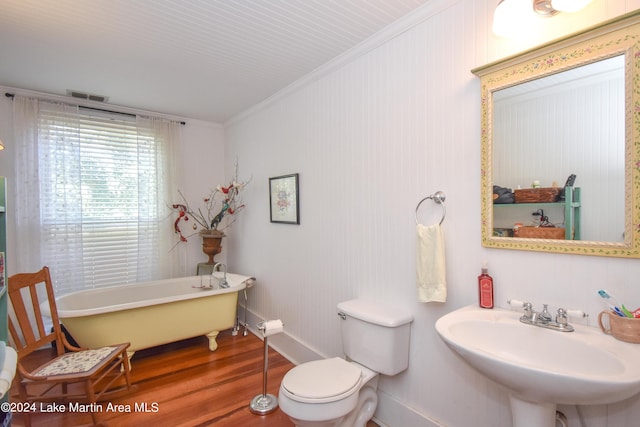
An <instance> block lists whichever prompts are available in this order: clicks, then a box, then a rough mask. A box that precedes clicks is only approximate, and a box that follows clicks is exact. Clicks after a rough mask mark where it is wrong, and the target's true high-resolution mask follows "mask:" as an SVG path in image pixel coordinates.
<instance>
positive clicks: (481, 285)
mask: <svg viewBox="0 0 640 427" xmlns="http://www.w3.org/2000/svg"><path fill="white" fill-rule="evenodd" d="M478 302H479V304H480V307H481V308H493V278H492V277H491V276H489V269H488V268H487V263H486V262H484V263H483V264H482V273H481V274H480V275H479V276H478Z"/></svg>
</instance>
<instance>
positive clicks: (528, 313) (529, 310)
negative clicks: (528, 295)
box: [522, 301, 533, 319]
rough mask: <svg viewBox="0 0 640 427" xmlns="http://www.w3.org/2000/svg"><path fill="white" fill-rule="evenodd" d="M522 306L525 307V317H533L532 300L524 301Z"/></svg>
mask: <svg viewBox="0 0 640 427" xmlns="http://www.w3.org/2000/svg"><path fill="white" fill-rule="evenodd" d="M522 308H523V309H524V316H522V317H524V318H525V319H531V318H532V317H533V308H532V306H531V303H530V302H526V301H525V302H523V303H522Z"/></svg>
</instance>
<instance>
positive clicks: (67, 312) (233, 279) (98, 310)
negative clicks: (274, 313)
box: [40, 273, 255, 320]
mask: <svg viewBox="0 0 640 427" xmlns="http://www.w3.org/2000/svg"><path fill="white" fill-rule="evenodd" d="M216 277H217V276H216ZM188 280H193V281H194V283H199V281H200V276H186V277H176V278H171V279H160V280H149V281H146V282H140V283H131V284H125V285H115V286H102V287H99V288H92V289H85V290H81V291H76V292H71V293H68V294H64V295H61V296H59V297H56V305H57V309H58V318H59V319H60V320H62V319H67V318H71V317H86V316H92V315H98V314H103V313H110V312H114V311H125V310H132V309H136V308H141V307H149V306H153V305H160V304H170V303H172V302H177V301H185V300H190V299H195V298H207V297H213V296H216V295H221V294H226V293H231V292H240V291H242V290H243V289H246V288H249V287H251V286H252V285H253V281H255V277H253V276H243V275H240V274H235V273H227V281H228V282H229V285H230V286H229V287H228V288H217V289H216V288H206V289H199V288H191V289H193V291H192V292H188V293H184V294H180V295H171V296H168V297H161V298H152V299H145V300H140V301H131V302H125V303H120V304H112V305H107V306H102V307H91V308H71V309H65V308H61V307H60V306H61V304H64V300H65V299H68V298H71V297H73V296H75V295H78V294H92V293H96V294H98V293H103V292H104V291H105V290H109V291H110V290H114V291H117V290H118V289H122V288H128V287H131V286H159V285H162V284H170V283H173V282H175V283H181V282H183V281H188ZM40 309H41V310H42V311H43V313H44V314H45V315H47V316H49V317H51V313H50V311H49V304H48V302H47V301H44V302H43V303H42V304H41V305H40Z"/></svg>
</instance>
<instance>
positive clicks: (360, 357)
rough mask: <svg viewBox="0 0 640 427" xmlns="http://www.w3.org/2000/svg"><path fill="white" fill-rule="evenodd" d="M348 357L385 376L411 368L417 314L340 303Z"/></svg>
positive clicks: (358, 302)
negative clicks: (413, 323)
mask: <svg viewBox="0 0 640 427" xmlns="http://www.w3.org/2000/svg"><path fill="white" fill-rule="evenodd" d="M338 314H340V316H341V317H342V320H341V321H340V325H341V326H340V330H341V333H342V348H343V350H344V354H345V356H347V358H348V359H351V360H353V361H354V362H357V363H359V364H361V365H364V366H366V367H367V368H369V369H371V370H373V371H375V372H379V373H381V374H384V375H396V374H398V373H400V372H402V371H404V370H405V369H407V367H408V366H409V335H410V330H411V322H412V321H413V315H412V314H411V313H410V312H409V311H407V310H404V309H401V308H398V307H392V306H390V305H388V304H381V303H376V302H372V301H367V300H362V299H354V300H349V301H345V302H341V303H339V304H338Z"/></svg>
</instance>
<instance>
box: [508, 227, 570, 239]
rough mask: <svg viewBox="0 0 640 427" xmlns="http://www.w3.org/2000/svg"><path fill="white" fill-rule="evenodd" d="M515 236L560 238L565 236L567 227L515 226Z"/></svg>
mask: <svg viewBox="0 0 640 427" xmlns="http://www.w3.org/2000/svg"><path fill="white" fill-rule="evenodd" d="M513 237H524V238H529V239H560V240H563V239H564V238H565V229H564V228H560V227H515V228H514V229H513Z"/></svg>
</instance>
